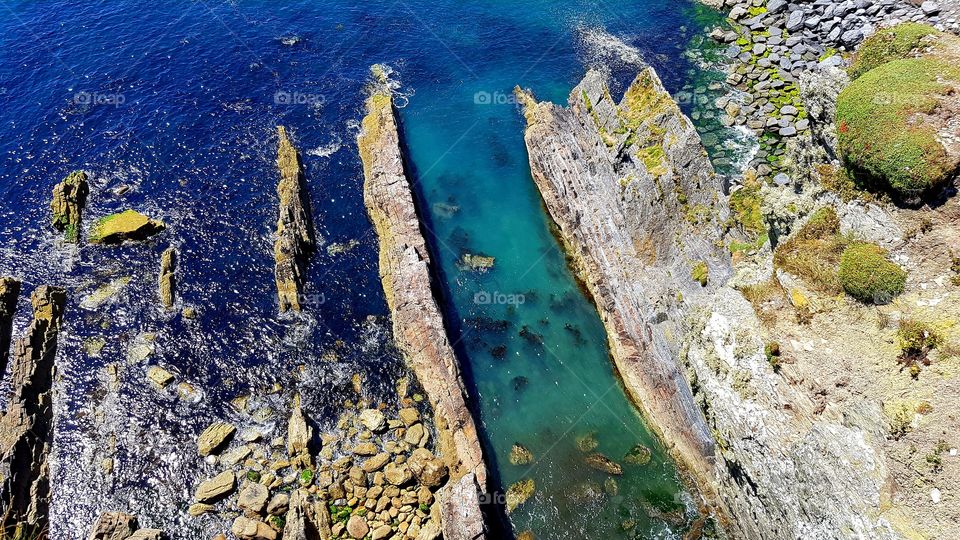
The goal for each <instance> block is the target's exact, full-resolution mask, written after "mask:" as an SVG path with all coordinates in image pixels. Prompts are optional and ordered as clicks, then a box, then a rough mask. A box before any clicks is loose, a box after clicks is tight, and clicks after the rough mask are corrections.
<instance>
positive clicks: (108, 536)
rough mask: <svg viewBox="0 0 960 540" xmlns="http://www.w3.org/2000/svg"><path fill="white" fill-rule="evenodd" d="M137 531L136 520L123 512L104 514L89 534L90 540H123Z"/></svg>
mask: <svg viewBox="0 0 960 540" xmlns="http://www.w3.org/2000/svg"><path fill="white" fill-rule="evenodd" d="M136 529H137V518H136V516H132V515H130V514H126V513H123V512H104V513H103V514H100V518H99V519H97V523H96V524H95V525H94V526H93V530H92V531H91V532H90V540H125V539H126V538H127V537H129V536H130V535H132V534H133V532H134V531H135V530H136Z"/></svg>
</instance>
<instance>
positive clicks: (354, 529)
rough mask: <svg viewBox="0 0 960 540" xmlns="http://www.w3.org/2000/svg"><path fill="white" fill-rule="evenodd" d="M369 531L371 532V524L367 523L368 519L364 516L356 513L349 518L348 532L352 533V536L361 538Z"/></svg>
mask: <svg viewBox="0 0 960 540" xmlns="http://www.w3.org/2000/svg"><path fill="white" fill-rule="evenodd" d="M368 532H370V526H369V525H367V520H366V519H364V518H363V517H362V516H358V515H356V514H354V515H352V516H350V519H349V520H347V534H349V535H350V538H354V539H356V540H360V539H361V538H364V537H366V536H367V533H368Z"/></svg>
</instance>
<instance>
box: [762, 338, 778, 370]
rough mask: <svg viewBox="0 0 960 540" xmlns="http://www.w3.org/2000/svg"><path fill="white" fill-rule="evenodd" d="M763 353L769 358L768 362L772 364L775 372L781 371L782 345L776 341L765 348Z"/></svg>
mask: <svg viewBox="0 0 960 540" xmlns="http://www.w3.org/2000/svg"><path fill="white" fill-rule="evenodd" d="M763 353H764V354H765V355H766V356H767V362H770V367H772V368H773V371H774V372H779V371H780V366H781V359H780V355H781V353H780V343H778V342H776V341H771V342H770V343H767V344H766V345H765V346H764V347H763Z"/></svg>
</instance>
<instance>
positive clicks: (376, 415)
mask: <svg viewBox="0 0 960 540" xmlns="http://www.w3.org/2000/svg"><path fill="white" fill-rule="evenodd" d="M360 423H361V424H363V427H365V428H367V429H369V430H370V431H372V432H374V433H380V432H381V431H383V430H385V429H387V417H386V416H384V414H383V413H382V412H381V411H379V410H377V409H364V410H363V411H361V412H360Z"/></svg>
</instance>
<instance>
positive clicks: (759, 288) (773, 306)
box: [740, 276, 785, 325]
mask: <svg viewBox="0 0 960 540" xmlns="http://www.w3.org/2000/svg"><path fill="white" fill-rule="evenodd" d="M740 292H741V293H742V294H743V297H744V298H746V299H747V301H748V302H750V304H751V305H752V306H753V311H754V312H756V314H757V317H758V318H759V319H760V321H761V322H762V323H763V324H766V325H772V324H774V323H775V322H776V321H777V317H779V315H780V314H781V313H783V311H784V307H785V306H784V305H783V304H784V290H783V286H781V285H780V282H779V281H778V280H777V278H776V277H775V276H774V277H771V278H770V279H768V280H767V281H763V282H760V283H756V284H754V285H746V286H744V287H741V288H740Z"/></svg>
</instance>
